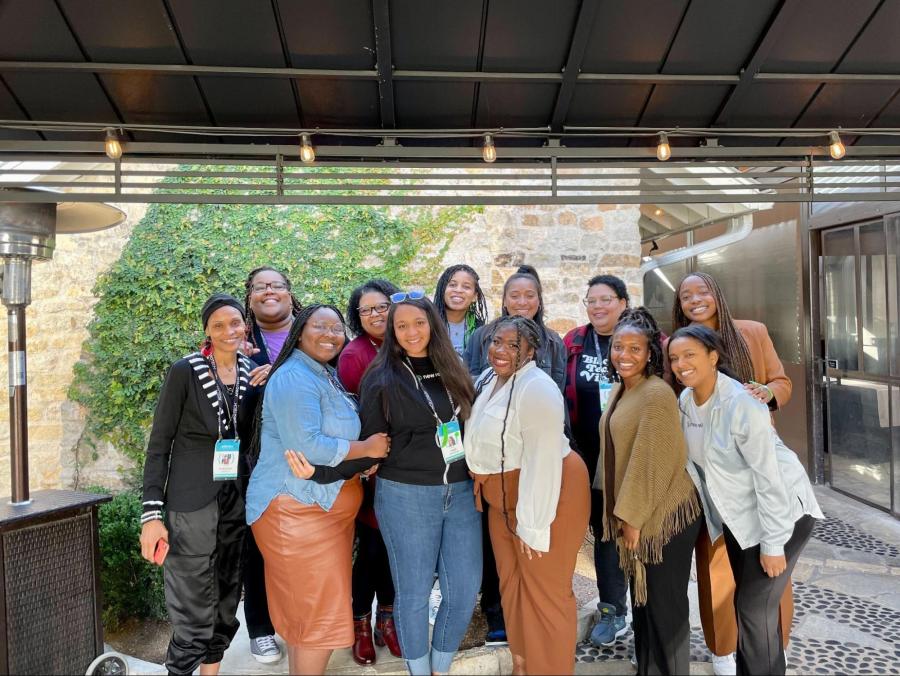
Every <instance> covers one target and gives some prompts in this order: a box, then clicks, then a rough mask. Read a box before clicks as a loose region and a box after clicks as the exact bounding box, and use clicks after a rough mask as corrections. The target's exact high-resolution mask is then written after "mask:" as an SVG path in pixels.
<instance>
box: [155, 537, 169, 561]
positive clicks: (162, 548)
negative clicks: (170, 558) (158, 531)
mask: <svg viewBox="0 0 900 676" xmlns="http://www.w3.org/2000/svg"><path fill="white" fill-rule="evenodd" d="M168 553H169V543H168V542H166V541H165V540H163V539H162V538H160V539H159V540H157V541H156V548H155V549H154V550H153V563H155V564H156V565H157V566H161V565H163V561H165V560H166V554H168Z"/></svg>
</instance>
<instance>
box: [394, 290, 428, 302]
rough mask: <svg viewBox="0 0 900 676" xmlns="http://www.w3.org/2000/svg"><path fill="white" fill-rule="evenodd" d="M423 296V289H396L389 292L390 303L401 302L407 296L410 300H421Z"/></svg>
mask: <svg viewBox="0 0 900 676" xmlns="http://www.w3.org/2000/svg"><path fill="white" fill-rule="evenodd" d="M424 297H425V292H424V291H398V292H397V293H392V294H391V302H392V303H402V302H403V301H405V300H406V299H407V298H409V299H410V300H421V299H422V298H424Z"/></svg>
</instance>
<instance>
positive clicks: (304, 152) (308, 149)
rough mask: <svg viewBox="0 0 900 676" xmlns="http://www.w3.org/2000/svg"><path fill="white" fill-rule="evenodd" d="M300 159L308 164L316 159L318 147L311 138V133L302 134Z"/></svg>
mask: <svg viewBox="0 0 900 676" xmlns="http://www.w3.org/2000/svg"><path fill="white" fill-rule="evenodd" d="M300 160H301V161H302V162H305V163H306V164H312V163H313V162H315V161H316V149H315V148H313V145H312V143H311V142H310V140H309V134H306V133H303V134H300Z"/></svg>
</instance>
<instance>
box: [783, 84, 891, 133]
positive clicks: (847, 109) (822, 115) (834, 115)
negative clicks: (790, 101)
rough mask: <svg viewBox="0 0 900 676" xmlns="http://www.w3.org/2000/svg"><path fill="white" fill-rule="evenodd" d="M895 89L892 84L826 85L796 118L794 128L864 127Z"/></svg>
mask: <svg viewBox="0 0 900 676" xmlns="http://www.w3.org/2000/svg"><path fill="white" fill-rule="evenodd" d="M895 91H897V87H896V86H895V85H884V84H828V85H825V86H824V87H822V90H821V91H820V92H819V94H818V95H817V96H816V98H815V100H813V102H812V103H811V104H810V105H809V108H807V109H806V111H804V113H803V116H802V117H801V118H800V119H799V120H798V121H797V126H798V127H865V126H866V125H868V124H869V123H870V122H871V121H872V118H873V117H874V116H875V115H876V114H877V112H878V111H879V110H881V109H882V108H883V107H884V105H885V104H886V103H887V102H888V101H889V100H890V99H891V97H892V96H893V95H894V92H895Z"/></svg>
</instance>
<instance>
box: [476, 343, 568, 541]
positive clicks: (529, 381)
mask: <svg viewBox="0 0 900 676" xmlns="http://www.w3.org/2000/svg"><path fill="white" fill-rule="evenodd" d="M484 376H485V374H482V378H483V377H484ZM479 380H480V378H479ZM512 383H513V379H512V378H510V379H509V380H508V381H507V382H506V383H504V385H503V387H501V388H499V389H498V390H497V391H496V392H494V383H489V384H488V385H487V387H485V388H484V391H482V393H481V394H480V395H478V398H477V399H476V400H475V404H474V405H473V407H472V414H471V415H470V416H469V419H468V420H467V421H466V436H465V448H466V462H467V463H468V465H469V469H470V470H472V471H473V472H475V473H476V474H499V473H500V434H501V432H502V430H503V416H504V414H505V413H506V404H507V402H508V401H509V400H510V388H511V387H512ZM563 406H565V403H564V402H563V398H562V394H561V393H560V391H559V387H557V385H556V383H555V382H553V380H552V379H551V378H550V376H548V375H547V374H546V373H544V372H543V371H542V370H541V369H539V368H537V366H536V365H535V363H534V362H533V361H531V362H529V363H528V364H526V365H525V366H523V367H522V368H520V369H519V371H518V372H517V373H516V377H515V389H513V391H512V403H511V405H510V407H509V416H508V417H507V420H506V435H505V438H506V445H505V449H504V453H505V461H504V463H503V469H504V470H505V471H509V470H513V469H518V470H521V471H520V474H519V495H518V497H517V504H516V520H517V522H518V523H517V524H516V535H518V536H519V537H520V538H521V539H522V540H523V541H524V542H525V543H526V544H527V545H528V546H529V547H531V548H532V549H534V550H537V551H541V552H547V551H550V525H551V524H552V523H553V520H554V519H555V518H556V506H557V504H558V503H559V491H560V485H561V483H562V461H563V458H565V457H566V456H567V455H568V454H569V453H570V451H571V449H570V448H569V441H568V439H566V435H565V433H564V432H563V424H564V409H563Z"/></svg>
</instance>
